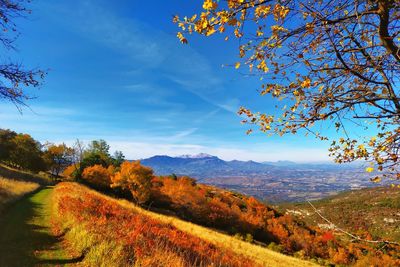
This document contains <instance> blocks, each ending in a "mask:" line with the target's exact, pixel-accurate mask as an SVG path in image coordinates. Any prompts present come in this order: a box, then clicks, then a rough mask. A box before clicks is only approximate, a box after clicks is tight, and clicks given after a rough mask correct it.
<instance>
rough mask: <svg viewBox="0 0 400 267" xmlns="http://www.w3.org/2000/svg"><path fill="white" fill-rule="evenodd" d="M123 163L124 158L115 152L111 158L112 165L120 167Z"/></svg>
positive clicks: (121, 154)
mask: <svg viewBox="0 0 400 267" xmlns="http://www.w3.org/2000/svg"><path fill="white" fill-rule="evenodd" d="M124 161H125V156H124V154H123V153H122V151H115V152H114V155H113V157H112V164H113V165H114V166H115V167H119V166H121V164H122V163H123V162H124Z"/></svg>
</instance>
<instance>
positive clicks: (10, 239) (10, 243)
mask: <svg viewBox="0 0 400 267" xmlns="http://www.w3.org/2000/svg"><path fill="white" fill-rule="evenodd" d="M51 192H52V188H50V187H47V188H44V189H42V190H40V191H38V192H36V193H34V194H32V195H30V196H27V197H26V198H23V199H21V200H19V201H17V202H16V203H15V204H14V205H13V206H12V207H10V208H9V209H8V210H7V212H5V213H4V214H3V215H2V217H1V218H0V231H1V234H0V266H4V267H7V266H13V267H14V266H33V265H36V264H39V265H41V266H46V265H55V264H67V263H72V262H76V261H77V260H76V259H71V257H69V256H68V255H67V253H66V252H65V251H64V250H63V248H62V244H61V241H60V239H59V238H57V237H55V236H54V235H53V234H52V232H51V230H50V216H49V215H50V211H51V205H50V203H51V202H50V199H51Z"/></svg>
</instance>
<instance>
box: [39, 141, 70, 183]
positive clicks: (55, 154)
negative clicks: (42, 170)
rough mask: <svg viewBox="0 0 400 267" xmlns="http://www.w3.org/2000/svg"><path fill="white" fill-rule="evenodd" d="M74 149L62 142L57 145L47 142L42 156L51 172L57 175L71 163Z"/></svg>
mask: <svg viewBox="0 0 400 267" xmlns="http://www.w3.org/2000/svg"><path fill="white" fill-rule="evenodd" d="M73 157H74V149H73V148H71V147H68V146H67V145H66V144H64V143H62V144H59V145H55V144H47V146H46V150H45V152H44V155H43V158H44V160H45V162H46V164H47V166H48V168H49V169H50V171H51V173H52V174H54V175H56V176H58V175H59V174H60V173H61V172H62V171H63V170H64V169H65V168H67V167H68V166H69V165H71V164H72V162H73Z"/></svg>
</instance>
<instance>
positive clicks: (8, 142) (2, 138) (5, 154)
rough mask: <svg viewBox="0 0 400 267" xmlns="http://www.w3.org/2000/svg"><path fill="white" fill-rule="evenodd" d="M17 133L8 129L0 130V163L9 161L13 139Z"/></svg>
mask: <svg viewBox="0 0 400 267" xmlns="http://www.w3.org/2000/svg"><path fill="white" fill-rule="evenodd" d="M15 136H17V133H16V132H14V131H11V130H8V129H0V161H2V162H5V161H8V160H9V159H10V153H11V150H12V149H13V147H14V145H13V139H14V138H15Z"/></svg>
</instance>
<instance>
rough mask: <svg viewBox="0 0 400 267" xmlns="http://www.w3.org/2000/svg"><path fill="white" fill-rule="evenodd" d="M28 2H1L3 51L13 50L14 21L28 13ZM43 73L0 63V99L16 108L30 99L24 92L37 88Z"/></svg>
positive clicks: (0, 18)
mask: <svg viewBox="0 0 400 267" xmlns="http://www.w3.org/2000/svg"><path fill="white" fill-rule="evenodd" d="M29 2H30V1H29V0H8V1H2V2H1V5H0V32H1V34H0V43H1V44H2V45H3V48H4V49H5V50H15V46H14V42H15V40H16V38H17V37H18V31H17V26H16V24H15V21H16V20H17V19H18V18H21V17H25V15H26V14H29V13H30V11H29V10H28V9H27V7H26V4H27V3H29ZM45 74H46V73H45V71H43V70H38V69H32V70H29V69H25V68H24V66H22V64H20V63H15V62H7V61H5V60H4V59H3V62H2V63H0V77H1V81H0V99H4V100H7V101H11V102H12V103H14V104H15V105H16V106H17V107H18V108H20V107H19V106H20V105H25V101H26V100H28V99H30V98H32V97H31V96H29V94H28V93H27V92H26V88H27V87H38V86H40V84H41V80H42V79H43V78H44V76H45Z"/></svg>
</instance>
